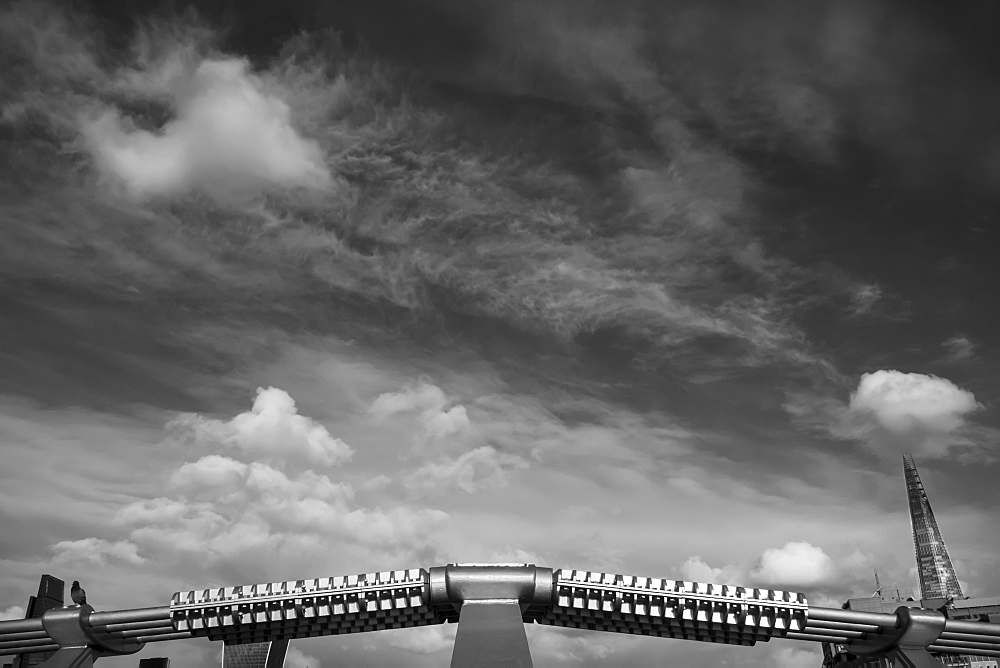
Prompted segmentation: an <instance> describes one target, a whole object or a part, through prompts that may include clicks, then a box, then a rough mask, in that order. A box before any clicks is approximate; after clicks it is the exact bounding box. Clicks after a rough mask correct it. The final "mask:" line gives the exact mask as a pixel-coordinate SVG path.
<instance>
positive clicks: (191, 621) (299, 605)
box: [0, 564, 1000, 668]
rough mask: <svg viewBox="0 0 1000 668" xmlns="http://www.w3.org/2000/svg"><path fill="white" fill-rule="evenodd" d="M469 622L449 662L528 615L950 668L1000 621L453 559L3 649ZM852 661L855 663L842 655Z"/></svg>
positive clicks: (52, 667) (497, 650)
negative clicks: (829, 646) (791, 644)
mask: <svg viewBox="0 0 1000 668" xmlns="http://www.w3.org/2000/svg"><path fill="white" fill-rule="evenodd" d="M444 623H457V624H458V629H457V633H456V636H455V646H454V650H453V654H452V661H451V665H452V666H453V667H454V668H459V667H466V666H484V667H485V666H521V667H530V666H531V665H532V663H531V653H530V649H529V647H528V641H527V636H526V634H525V630H524V625H525V624H529V623H534V624H548V625H550V626H563V627H569V628H576V629H586V630H591V631H606V632H611V633H629V634H635V635H645V636H656V637H661V638H682V639H685V640H695V641H701V642H713V643H728V644H736V645H754V644H756V643H757V642H767V641H769V640H771V639H772V638H781V639H785V640H794V641H799V642H814V643H823V642H826V643H837V644H840V645H844V646H847V647H848V648H849V651H850V652H851V653H852V654H855V655H858V657H860V658H859V660H858V661H857V662H856V663H855V665H859V666H860V665H863V662H864V661H865V660H866V659H870V658H876V657H886V658H890V659H892V660H893V661H894V662H895V665H897V666H899V665H901V666H916V667H927V668H930V667H939V666H941V665H942V664H941V663H940V662H938V661H937V660H936V659H934V658H933V656H932V655H931V654H930V652H934V653H935V654H979V655H985V656H1000V624H992V623H988V622H972V621H962V620H954V619H947V618H946V616H945V615H944V614H943V613H942V612H939V611H936V610H928V609H922V608H913V607H906V606H900V607H899V608H898V609H897V610H896V612H895V614H885V613H870V612H859V611H852V610H841V609H836V608H824V607H817V606H811V605H809V604H808V603H807V602H806V598H805V596H804V595H803V594H800V593H795V592H787V591H778V590H773V589H759V588H754V587H740V586H734V585H718V584H705V583H701V582H688V581H683V580H668V579H663V578H654V577H639V576H635V575H620V574H614V573H600V572H593V571H581V570H568V569H552V568H545V567H542V566H535V565H533V564H449V565H447V566H436V567H433V568H429V569H424V568H415V569H410V570H397V571H384V572H380V573H364V574H361V575H346V576H337V577H325V578H316V579H311V580H289V581H286V582H269V583H264V584H255V585H243V586H236V587H213V588H208V589H198V590H194V591H182V592H177V593H175V594H174V595H173V598H172V600H171V601H170V604H169V605H163V606H159V607H150V608H139V609H134V610H110V611H104V612H98V611H96V610H94V608H93V607H92V606H90V605H88V604H86V603H83V604H81V605H71V606H66V607H59V608H54V609H51V610H48V611H46V612H45V613H44V615H43V616H42V617H40V618H34V619H23V620H13V621H3V622H0V655H2V654H28V653H35V652H52V654H51V655H50V657H49V658H48V659H47V660H46V661H45V662H44V663H43V664H41V665H43V666H45V667H46V668H70V667H72V668H90V667H91V666H93V664H94V661H95V660H97V659H99V658H101V657H107V656H113V655H123V654H131V653H134V652H138V651H139V650H140V649H142V647H143V646H144V645H145V643H152V642H166V641H171V640H181V639H185V638H208V639H210V640H217V641H222V642H223V643H226V644H227V645H229V644H245V643H258V642H273V641H287V640H294V639H297V638H310V637H314V636H325V635H337V634H344V633H367V632H370V631H378V630H382V629H398V628H409V627H414V626H427V625H431V624H444ZM843 665H845V666H847V665H850V664H843Z"/></svg>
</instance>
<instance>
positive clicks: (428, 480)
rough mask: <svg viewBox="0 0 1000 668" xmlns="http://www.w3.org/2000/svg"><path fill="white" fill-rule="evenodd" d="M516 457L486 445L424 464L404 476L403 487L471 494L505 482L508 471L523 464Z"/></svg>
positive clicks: (425, 492) (435, 492)
mask: <svg viewBox="0 0 1000 668" xmlns="http://www.w3.org/2000/svg"><path fill="white" fill-rule="evenodd" d="M525 467H527V463H526V462H525V461H524V460H523V459H521V458H520V457H517V456H516V455H510V454H506V453H502V452H497V451H496V450H495V449H493V448H491V447H490V446H488V445H484V446H482V447H480V448H476V449H475V450H470V451H469V452H466V453H463V454H462V455H459V456H458V457H456V458H454V459H452V458H448V457H445V458H442V459H439V460H437V461H432V462H428V463H426V464H424V465H423V466H421V467H420V468H419V469H417V470H416V471H414V472H413V473H412V474H411V475H410V476H409V477H408V478H407V479H406V487H407V488H408V489H410V490H411V491H414V492H417V493H419V494H423V495H433V494H445V493H447V492H449V491H450V490H452V489H454V488H456V487H457V488H458V489H461V490H462V491H465V492H468V493H469V494H472V493H474V492H478V491H481V490H485V489H492V488H496V487H502V486H504V485H505V484H507V472H508V471H510V470H514V469H518V468H525Z"/></svg>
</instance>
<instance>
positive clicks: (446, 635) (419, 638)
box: [388, 624, 458, 654]
mask: <svg viewBox="0 0 1000 668" xmlns="http://www.w3.org/2000/svg"><path fill="white" fill-rule="evenodd" d="M457 630H458V625H457V624H445V625H442V626H422V627H419V628H414V629H398V630H393V631H390V632H389V633H390V634H391V635H389V639H388V643H389V644H390V645H392V646H393V647H398V648H400V649H405V650H406V651H408V652H413V653H414V654H434V653H435V652H441V651H444V650H451V649H452V648H453V647H454V646H455V633H456V631H457Z"/></svg>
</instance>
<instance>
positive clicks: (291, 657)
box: [282, 645, 323, 668]
mask: <svg viewBox="0 0 1000 668" xmlns="http://www.w3.org/2000/svg"><path fill="white" fill-rule="evenodd" d="M282 668H323V664H322V663H321V662H320V660H319V659H317V658H316V657H314V656H309V655H308V654H306V653H305V652H303V651H302V650H300V649H296V648H295V647H292V646H291V645H289V646H288V652H287V653H286V654H285V662H284V663H283V664H282Z"/></svg>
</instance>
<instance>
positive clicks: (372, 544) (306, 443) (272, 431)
mask: <svg viewBox="0 0 1000 668" xmlns="http://www.w3.org/2000/svg"><path fill="white" fill-rule="evenodd" d="M171 429H173V430H174V431H175V432H177V431H178V430H180V431H181V432H182V433H186V435H187V436H188V437H189V438H190V440H192V441H193V442H194V443H195V444H197V445H198V446H199V447H201V448H203V449H205V450H208V451H209V452H208V453H207V454H205V455H204V456H202V457H200V458H199V459H196V460H194V461H188V462H185V463H183V464H181V465H179V466H178V467H177V468H176V469H174V470H173V471H172V472H170V473H169V476H168V482H167V487H166V490H165V494H164V495H163V496H160V497H157V498H153V499H145V500H141V501H136V502H134V503H131V504H128V505H126V506H124V507H123V508H121V509H120V510H119V511H118V512H117V514H116V516H115V524H116V525H117V526H119V527H122V528H123V529H125V530H127V531H129V541H123V542H120V543H115V544H109V543H107V541H102V540H100V539H96V538H90V539H86V540H85V541H77V542H76V543H74V544H68V543H67V544H60V545H59V546H56V547H57V548H58V549H59V550H62V551H64V552H65V551H69V550H70V549H71V548H72V549H73V550H74V551H75V552H76V551H82V550H84V548H87V549H88V550H89V551H88V553H93V554H98V555H101V556H102V558H103V557H106V556H113V557H117V558H119V559H124V560H131V561H132V563H138V562H137V561H135V560H136V559H137V558H138V557H137V554H136V546H142V547H143V549H149V550H155V551H156V552H157V554H158V555H159V556H160V558H162V559H169V558H171V557H173V558H177V559H180V560H182V561H183V560H189V559H193V560H195V561H197V562H198V563H201V564H204V565H205V566H207V567H228V568H231V567H233V566H234V565H238V566H239V567H240V568H242V569H246V571H247V572H253V573H257V574H259V576H260V577H266V574H267V573H268V572H269V571H270V570H272V569H271V565H273V563H274V560H275V559H277V558H278V557H279V555H282V556H281V559H282V560H284V561H288V560H289V559H295V560H296V562H295V563H298V564H307V565H308V564H312V563H314V562H315V563H319V562H320V561H321V559H322V560H324V561H325V559H323V558H324V555H328V553H329V551H330V549H331V548H332V546H333V545H336V546H337V551H338V554H345V555H346V554H352V553H353V554H356V555H360V556H359V558H364V559H367V560H373V559H374V560H378V559H379V558H386V557H388V556H394V557H396V558H398V557H399V556H400V555H403V556H405V555H410V557H411V558H413V556H414V555H416V554H418V553H419V554H423V555H425V556H426V555H427V554H431V553H433V550H432V548H431V545H432V541H433V539H432V538H431V536H433V535H434V533H435V530H436V529H438V528H440V527H441V526H442V525H443V524H444V523H445V522H446V521H447V520H448V515H447V514H445V513H444V512H442V511H439V510H434V509H426V508H418V507H408V506H397V507H365V506H364V505H362V504H360V503H358V502H357V500H356V499H355V493H354V489H353V487H352V485H350V484H349V483H347V482H344V481H338V480H334V479H331V478H330V477H329V476H328V475H326V474H325V473H323V472H321V471H318V470H313V469H311V468H307V467H306V465H307V464H310V463H312V464H318V465H328V464H331V463H335V462H338V461H341V460H343V459H345V458H346V457H347V456H348V455H349V453H350V449H349V448H347V446H346V445H344V444H343V443H342V442H341V441H340V440H339V439H336V438H334V437H333V436H331V435H330V433H329V432H328V431H327V430H326V429H325V428H324V427H321V426H319V425H317V424H316V423H314V422H313V421H312V420H310V419H309V418H307V417H304V416H300V415H298V414H297V412H296V410H295V403H294V401H292V399H291V397H290V396H289V395H288V394H287V393H286V392H284V391H282V390H279V389H277V388H269V389H267V390H259V391H258V395H257V398H256V401H255V402H254V409H253V410H252V411H251V412H248V413H242V414H240V415H237V416H236V417H234V418H233V419H231V420H228V421H224V420H211V419H206V418H204V417H202V416H200V415H186V416H184V417H183V419H181V420H180V421H179V422H178V421H174V422H173V423H171ZM213 450H214V452H213ZM220 451H222V452H220ZM383 478H384V476H383ZM384 482H385V481H384V480H381V479H380V480H377V481H376V483H377V484H376V485H375V487H376V488H380V487H382V486H384ZM361 483H362V484H361V486H362V488H364V487H365V484H364V480H361ZM255 577H257V576H255Z"/></svg>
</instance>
